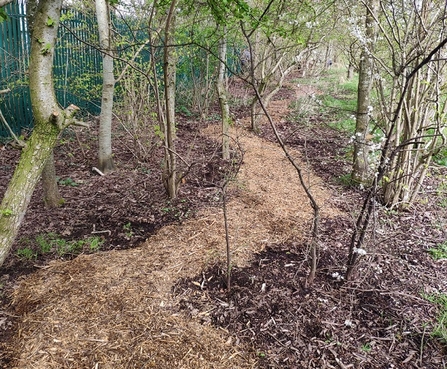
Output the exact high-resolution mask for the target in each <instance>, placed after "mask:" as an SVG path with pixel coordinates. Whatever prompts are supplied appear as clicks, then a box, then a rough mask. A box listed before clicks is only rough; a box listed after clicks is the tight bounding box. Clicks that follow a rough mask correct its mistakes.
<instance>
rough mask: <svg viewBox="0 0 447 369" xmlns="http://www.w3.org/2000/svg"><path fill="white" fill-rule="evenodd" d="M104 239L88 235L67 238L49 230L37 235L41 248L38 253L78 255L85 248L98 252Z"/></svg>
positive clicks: (37, 241)
mask: <svg viewBox="0 0 447 369" xmlns="http://www.w3.org/2000/svg"><path fill="white" fill-rule="evenodd" d="M103 243H104V240H103V239H102V238H101V237H98V236H94V237H88V238H86V239H85V240H71V241H68V240H65V239H63V238H61V237H60V236H59V235H58V234H56V233H53V232H49V233H45V234H40V235H38V236H37V237H36V244H37V246H38V248H39V250H38V254H41V255H45V254H48V253H55V254H57V255H59V256H63V255H73V254H74V255H77V254H80V253H81V252H82V251H84V249H85V248H87V250H89V251H90V252H96V251H98V250H99V249H100V248H101V245H102V244H103Z"/></svg>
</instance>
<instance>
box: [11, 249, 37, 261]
mask: <svg viewBox="0 0 447 369" xmlns="http://www.w3.org/2000/svg"><path fill="white" fill-rule="evenodd" d="M16 255H17V256H18V257H19V258H20V259H27V260H32V259H35V258H36V257H37V252H35V251H34V250H33V249H31V248H30V247H24V248H22V249H18V250H17V252H16Z"/></svg>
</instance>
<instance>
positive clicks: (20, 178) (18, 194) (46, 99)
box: [0, 0, 77, 265]
mask: <svg viewBox="0 0 447 369" xmlns="http://www.w3.org/2000/svg"><path fill="white" fill-rule="evenodd" d="M61 3H62V0H41V1H40V2H39V5H38V8H37V12H36V15H35V20H34V30H33V33H32V37H31V53H30V64H29V65H30V67H29V84H30V91H31V104H32V108H33V114H34V122H35V124H34V130H33V133H32V134H31V136H30V139H29V141H28V142H27V144H26V147H25V148H24V149H23V151H22V155H21V157H20V160H19V163H18V165H17V167H16V169H15V171H14V174H13V177H12V179H11V181H10V182H9V185H8V188H7V189H6V192H5V195H4V197H3V200H2V203H1V205H0V265H2V264H3V262H4V261H5V259H6V257H7V255H8V253H9V251H10V249H11V247H12V244H13V242H14V239H15V238H16V236H17V234H18V231H19V227H20V224H21V223H22V221H23V218H24V216H25V212H26V209H27V207H28V205H29V202H30V200H31V195H32V194H33V191H34V189H35V186H36V184H37V182H38V181H39V178H40V175H41V173H42V170H43V167H44V165H45V163H46V162H47V160H48V158H49V157H50V155H51V153H52V151H53V148H54V146H55V144H56V142H57V138H58V136H59V133H60V132H61V130H62V129H63V128H64V127H66V126H67V125H69V124H71V123H72V122H73V119H72V116H73V114H74V112H75V110H76V109H77V108H76V107H74V106H70V107H69V108H67V109H66V110H64V111H63V110H61V109H60V107H59V105H58V103H57V101H56V96H55V93H54V83H53V74H52V72H53V55H54V45H55V42H56V37H57V29H58V25H59V18H60V11H61ZM49 20H51V22H50V21H49Z"/></svg>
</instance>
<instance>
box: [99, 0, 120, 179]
mask: <svg viewBox="0 0 447 369" xmlns="http://www.w3.org/2000/svg"><path fill="white" fill-rule="evenodd" d="M95 4H96V17H97V20H98V31H99V43H100V45H101V49H102V50H103V52H104V54H103V59H102V67H103V82H102V99H101V114H100V116H99V135H98V140H99V141H98V143H99V152H98V167H99V169H100V170H101V171H102V172H103V173H108V172H111V171H113V170H114V169H115V165H114V163H113V156H112V112H113V94H114V89H115V77H114V75H113V55H112V54H113V50H112V38H111V32H110V28H111V26H110V23H111V22H110V9H109V4H108V2H107V1H106V0H95Z"/></svg>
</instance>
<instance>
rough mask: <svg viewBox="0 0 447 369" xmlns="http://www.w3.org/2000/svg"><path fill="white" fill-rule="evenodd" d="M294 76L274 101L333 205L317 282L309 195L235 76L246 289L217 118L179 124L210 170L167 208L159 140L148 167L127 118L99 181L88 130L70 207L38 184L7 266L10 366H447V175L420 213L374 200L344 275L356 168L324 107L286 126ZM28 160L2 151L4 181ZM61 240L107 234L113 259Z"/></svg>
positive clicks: (356, 198)
mask: <svg viewBox="0 0 447 369" xmlns="http://www.w3.org/2000/svg"><path fill="white" fill-rule="evenodd" d="M294 83H295V82H294V81H293V80H292V81H291V83H290V84H289V85H288V86H287V87H286V88H284V89H283V90H282V91H281V92H280V93H279V94H278V95H277V97H276V99H275V101H272V106H273V110H274V113H273V116H274V119H275V121H277V122H278V128H279V130H280V132H281V134H282V135H283V136H284V137H286V141H287V143H288V144H289V145H290V146H291V147H292V148H293V149H294V150H296V151H295V152H294V154H296V155H297V157H299V160H300V163H301V165H303V167H304V168H305V169H306V175H307V176H306V178H308V179H309V181H310V182H311V183H312V190H313V191H314V193H315V194H316V196H317V199H318V201H319V202H320V203H321V204H322V205H323V217H322V224H321V237H320V261H319V273H318V274H317V278H316V280H315V283H314V285H313V286H312V287H310V288H305V287H304V280H305V276H306V274H307V272H308V264H309V262H308V257H307V255H308V252H307V245H306V237H307V230H308V225H309V220H310V210H309V206H308V201H307V199H306V197H305V195H304V193H303V191H302V190H301V189H300V188H299V186H298V185H297V182H296V178H295V174H294V172H293V171H291V170H290V166H289V164H288V163H287V161H286V160H285V159H284V157H283V154H281V153H280V152H278V151H277V147H276V145H275V144H274V141H273V140H272V135H271V132H270V131H269V129H268V128H267V127H266V126H265V125H264V126H262V127H261V132H260V136H262V138H260V137H259V136H256V135H254V134H252V133H247V132H246V131H245V130H244V129H243V127H246V126H247V120H246V118H245V117H246V108H247V107H246V105H244V104H246V103H247V102H248V101H249V97H250V94H249V91H248V90H247V88H246V86H243V85H242V84H241V83H239V82H234V83H232V88H233V89H235V90H234V93H233V97H235V98H236V99H239V101H238V103H239V104H240V105H239V107H238V109H236V110H235V116H236V118H237V119H238V123H237V124H236V127H235V130H236V132H235V133H234V138H235V141H237V142H238V143H239V144H240V145H241V147H242V148H243V149H244V150H245V154H244V163H243V165H242V168H241V171H240V173H239V176H238V180H236V181H234V183H232V185H231V190H230V201H229V203H228V215H229V220H230V241H231V247H232V252H233V254H234V258H233V264H232V282H231V283H232V284H231V291H230V292H227V285H226V274H225V272H224V270H225V267H224V261H225V249H224V245H225V237H224V236H225V235H224V233H223V221H222V219H223V217H222V210H221V203H220V199H221V196H220V190H219V188H218V187H216V185H217V184H219V183H220V182H221V180H222V178H223V176H225V173H226V171H227V170H228V169H229V167H228V163H225V162H222V161H221V160H220V159H218V153H219V144H218V143H217V141H216V140H215V138H216V137H214V136H213V132H218V129H216V128H215V127H214V125H213V124H211V125H210V126H209V127H208V128H206V127H207V124H205V123H198V122H197V121H194V120H191V119H186V118H184V119H183V118H182V119H181V122H180V126H179V130H178V132H179V146H178V147H179V152H180V154H181V155H182V157H183V158H186V159H187V161H188V162H190V163H192V162H194V163H195V165H193V167H192V171H191V173H190V174H189V175H188V177H187V180H186V182H185V183H184V184H183V186H182V187H181V192H180V196H179V198H178V199H177V200H176V201H168V199H167V198H166V196H165V193H164V189H163V186H162V185H161V180H160V177H161V173H160V159H161V153H160V149H159V148H157V147H154V148H153V151H152V152H151V155H150V156H149V158H146V159H145V160H138V158H137V157H136V156H135V155H134V154H135V153H134V152H133V151H132V150H131V149H129V148H131V147H132V140H131V138H130V137H127V136H126V134H125V133H124V132H122V131H120V130H119V129H118V132H120V133H119V134H118V137H117V138H116V139H115V143H116V146H115V147H116V149H115V152H116V157H115V159H116V163H117V164H118V168H119V170H117V171H116V172H115V173H113V174H111V175H110V176H106V177H99V176H97V175H95V174H94V173H93V172H91V167H92V166H93V165H95V153H96V143H95V142H94V140H93V139H92V138H91V137H92V136H91V133H90V132H86V131H77V132H76V133H77V134H75V131H69V132H67V134H66V136H65V137H64V140H63V142H61V145H60V146H59V148H58V150H56V164H57V168H58V173H60V175H61V180H62V182H61V183H65V186H61V191H62V194H63V196H64V198H65V199H66V203H65V205H64V206H63V207H61V208H59V209H52V210H50V209H45V208H44V207H43V205H42V203H41V200H40V199H41V196H42V195H41V189H39V188H38V189H37V190H36V193H35V194H34V196H33V200H32V203H31V207H30V210H29V211H28V213H27V216H26V219H25V223H24V226H23V227H22V229H21V233H20V236H19V238H18V240H17V242H16V244H15V245H14V249H13V251H12V253H11V255H10V257H9V258H8V260H7V262H6V264H5V265H4V266H3V268H2V269H1V272H2V277H1V278H2V283H3V285H4V288H3V295H2V296H3V302H4V305H3V307H2V308H1V309H0V329H1V332H0V334H1V344H2V348H3V351H4V353H3V354H2V355H1V356H0V363H1V364H2V365H3V366H4V367H14V368H118V367H119V368H150V367H156V368H253V367H259V368H290V369H294V368H328V369H329V368H341V369H344V368H427V369H428V368H430V369H431V368H442V367H445V366H446V358H445V356H444V351H443V350H444V346H443V345H442V344H441V343H440V341H439V340H438V339H437V338H435V337H433V336H432V335H431V332H432V330H433V327H434V326H435V323H436V315H437V313H438V312H437V309H436V306H435V305H433V304H431V303H429V302H428V301H427V300H426V299H424V298H423V293H427V294H430V293H436V292H444V293H445V292H446V291H447V282H446V281H445V278H444V276H445V274H446V273H447V267H446V265H445V261H442V260H441V261H438V262H435V261H433V260H432V258H431V257H430V255H429V254H428V252H427V250H428V249H429V248H430V247H434V246H436V245H437V244H439V243H442V242H444V241H445V240H446V239H447V233H446V228H447V226H446V221H447V220H446V217H445V208H444V207H443V202H442V199H443V196H446V195H445V194H442V193H440V192H439V191H436V190H437V189H438V188H440V184H441V183H442V181H443V180H444V181H445V178H447V176H446V175H447V171H446V170H445V168H433V171H432V175H431V176H430V177H429V178H428V179H427V181H426V182H425V183H424V186H423V188H422V193H421V201H419V202H418V203H417V204H416V205H415V206H414V207H413V208H412V209H411V210H409V211H407V212H404V213H395V212H390V211H388V210H387V209H385V208H382V207H381V206H380V205H377V212H376V216H375V221H374V227H375V230H376V232H375V236H374V237H370V239H369V246H368V255H367V256H366V257H364V258H363V259H362V261H361V263H360V265H359V268H358V273H357V278H356V280H355V281H353V282H349V283H343V282H342V281H340V280H339V277H338V276H339V275H342V274H343V271H344V268H345V263H346V258H347V245H348V243H349V237H350V233H351V231H352V228H353V224H354V220H355V216H356V213H357V212H358V208H359V203H360V202H361V200H362V199H363V196H364V193H363V192H362V191H360V190H358V189H355V188H350V187H346V186H344V185H342V184H341V183H340V181H339V177H340V176H342V175H344V174H346V173H347V170H348V168H349V162H348V160H347V158H346V156H345V153H346V152H349V147H348V142H347V141H348V140H347V138H346V137H344V135H343V134H342V133H340V132H338V131H335V130H333V129H332V128H330V127H328V126H327V125H325V123H324V119H325V117H324V116H316V117H313V118H312V121H311V122H306V124H301V125H300V123H297V122H293V121H291V120H290V119H288V117H289V115H288V112H289V110H290V109H289V105H290V104H291V103H292V102H293V101H294V99H296V98H299V97H300V96H301V94H302V92H303V91H305V92H306V93H309V92H311V91H310V90H306V89H304V90H303V89H296V88H295V87H294ZM244 112H245V113H244ZM213 137H214V138H213ZM81 148H82V149H81ZM303 158H304V159H305V160H303ZM16 160H17V152H15V151H13V150H12V149H10V148H9V146H4V147H3V149H2V151H1V155H0V189H3V188H4V187H5V186H6V183H7V180H8V178H9V177H10V175H11V173H12V170H13V167H14V165H15V161H16ZM315 173H317V174H318V176H316V175H315ZM64 179H65V180H66V181H63V180H64ZM0 192H1V190H0ZM98 232H99V233H98ZM48 233H57V235H58V237H60V238H63V239H65V240H67V241H74V240H79V239H88V238H89V237H91V236H92V235H99V236H100V237H101V238H102V239H103V243H102V245H101V250H102V251H107V252H101V253H94V252H93V251H92V250H90V249H89V247H88V246H84V248H83V249H82V250H77V253H76V254H75V253H66V254H58V252H57V250H56V249H55V250H52V251H51V252H48V253H42V252H41V250H40V248H39V245H38V242H37V240H36V238H37V236H39V235H42V234H48ZM146 239H148V240H147V241H146V242H144V243H143V244H141V243H142V241H144V240H146ZM25 247H28V248H30V249H32V250H34V251H35V252H36V253H37V255H36V257H35V258H34V259H32V260H26V259H24V258H23V257H22V258H20V257H19V256H18V254H17V251H18V250H19V249H23V248H25ZM78 253H81V255H79V256H77V254H78ZM70 259H72V260H70ZM26 274H28V275H27V276H25V277H24V278H21V277H20V276H22V275H26ZM9 296H10V297H12V301H10V300H9V299H8V297H9Z"/></svg>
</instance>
